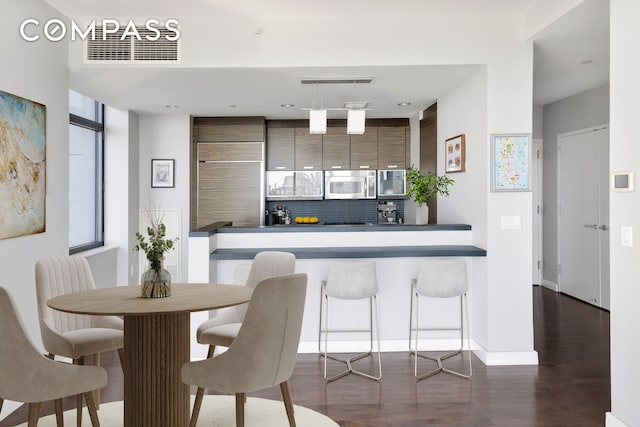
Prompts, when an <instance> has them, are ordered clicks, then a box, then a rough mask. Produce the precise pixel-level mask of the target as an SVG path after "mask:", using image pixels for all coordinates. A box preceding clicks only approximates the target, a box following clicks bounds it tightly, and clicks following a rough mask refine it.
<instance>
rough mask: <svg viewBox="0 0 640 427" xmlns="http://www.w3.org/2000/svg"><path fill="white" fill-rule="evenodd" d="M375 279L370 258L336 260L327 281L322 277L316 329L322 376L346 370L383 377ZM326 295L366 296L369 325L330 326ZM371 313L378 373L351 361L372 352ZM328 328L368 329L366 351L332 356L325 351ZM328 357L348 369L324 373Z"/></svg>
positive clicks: (352, 298)
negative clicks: (352, 327) (322, 344)
mask: <svg viewBox="0 0 640 427" xmlns="http://www.w3.org/2000/svg"><path fill="white" fill-rule="evenodd" d="M377 293H378V283H377V280H376V266H375V263H374V262H373V261H338V262H335V263H333V264H332V265H331V267H330V269H329V276H328V277H327V280H326V281H322V286H321V295H320V325H319V330H318V350H319V351H320V353H321V356H323V357H324V379H325V380H327V381H334V380H337V379H338V378H342V377H344V376H346V375H348V374H351V373H353V374H356V375H360V376H362V377H365V378H371V379H373V380H380V379H381V378H382V363H381V360H380V321H379V317H380V316H379V310H378V298H377ZM329 297H331V298H336V299H343V300H359V299H365V298H368V299H369V329H366V330H360V329H358V330H354V329H347V330H345V329H339V330H336V329H332V330H329V328H328V325H329ZM374 314H375V335H376V342H377V350H378V351H377V353H378V374H377V375H371V374H367V373H364V372H362V371H358V370H356V369H354V368H353V365H352V364H353V362H355V361H357V360H360V359H363V358H365V357H367V356H371V355H372V352H373V334H374V331H373V330H374V327H373V326H374V325H373V323H374ZM323 322H324V323H323ZM329 332H341V333H345V332H346V333H348V332H360V333H361V332H369V339H370V347H369V351H367V352H365V353H361V354H358V355H356V356H354V357H351V358H347V359H345V358H338V357H335V356H332V355H330V354H329V353H328V351H327V341H328V336H329ZM323 334H324V348H323V349H320V346H321V343H322V335H323ZM327 359H332V360H336V361H338V362H342V363H345V364H346V365H347V369H346V370H345V371H342V372H340V373H339V374H336V375H333V376H331V377H327Z"/></svg>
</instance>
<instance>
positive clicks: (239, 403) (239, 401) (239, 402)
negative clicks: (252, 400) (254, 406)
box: [236, 393, 247, 427]
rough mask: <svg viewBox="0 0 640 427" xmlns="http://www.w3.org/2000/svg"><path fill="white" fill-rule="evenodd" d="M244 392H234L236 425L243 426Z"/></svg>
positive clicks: (237, 426)
mask: <svg viewBox="0 0 640 427" xmlns="http://www.w3.org/2000/svg"><path fill="white" fill-rule="evenodd" d="M246 396H247V394H246V393H236V427H244V401H245V399H246Z"/></svg>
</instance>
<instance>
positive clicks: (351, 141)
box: [266, 119, 411, 171]
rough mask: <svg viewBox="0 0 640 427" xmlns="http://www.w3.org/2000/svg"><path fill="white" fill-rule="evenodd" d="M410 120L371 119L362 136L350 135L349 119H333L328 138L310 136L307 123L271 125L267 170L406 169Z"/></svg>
mask: <svg viewBox="0 0 640 427" xmlns="http://www.w3.org/2000/svg"><path fill="white" fill-rule="evenodd" d="M409 152H410V138H409V121H408V120H407V119H371V120H367V126H366V127H365V132H364V134H362V135H349V134H347V128H346V120H337V119H336V120H329V123H328V126H327V132H326V133H325V134H324V135H319V134H315V135H312V134H310V133H309V122H308V121H307V120H272V121H268V122H267V163H266V165H267V168H266V169H267V170H271V171H276V170H297V171H302V170H366V169H371V170H375V169H383V170H384V169H406V168H407V167H408V166H410V165H411V162H410V159H409Z"/></svg>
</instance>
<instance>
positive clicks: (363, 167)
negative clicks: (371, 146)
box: [360, 165, 370, 169]
mask: <svg viewBox="0 0 640 427" xmlns="http://www.w3.org/2000/svg"><path fill="white" fill-rule="evenodd" d="M369 168H370V166H369V165H360V169H369Z"/></svg>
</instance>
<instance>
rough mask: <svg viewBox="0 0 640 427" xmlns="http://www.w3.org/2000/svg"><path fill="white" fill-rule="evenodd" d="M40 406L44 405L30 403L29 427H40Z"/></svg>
mask: <svg viewBox="0 0 640 427" xmlns="http://www.w3.org/2000/svg"><path fill="white" fill-rule="evenodd" d="M40 406H42V403H40V402H36V403H29V423H28V425H29V427H36V426H37V425H38V419H39V418H40Z"/></svg>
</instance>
